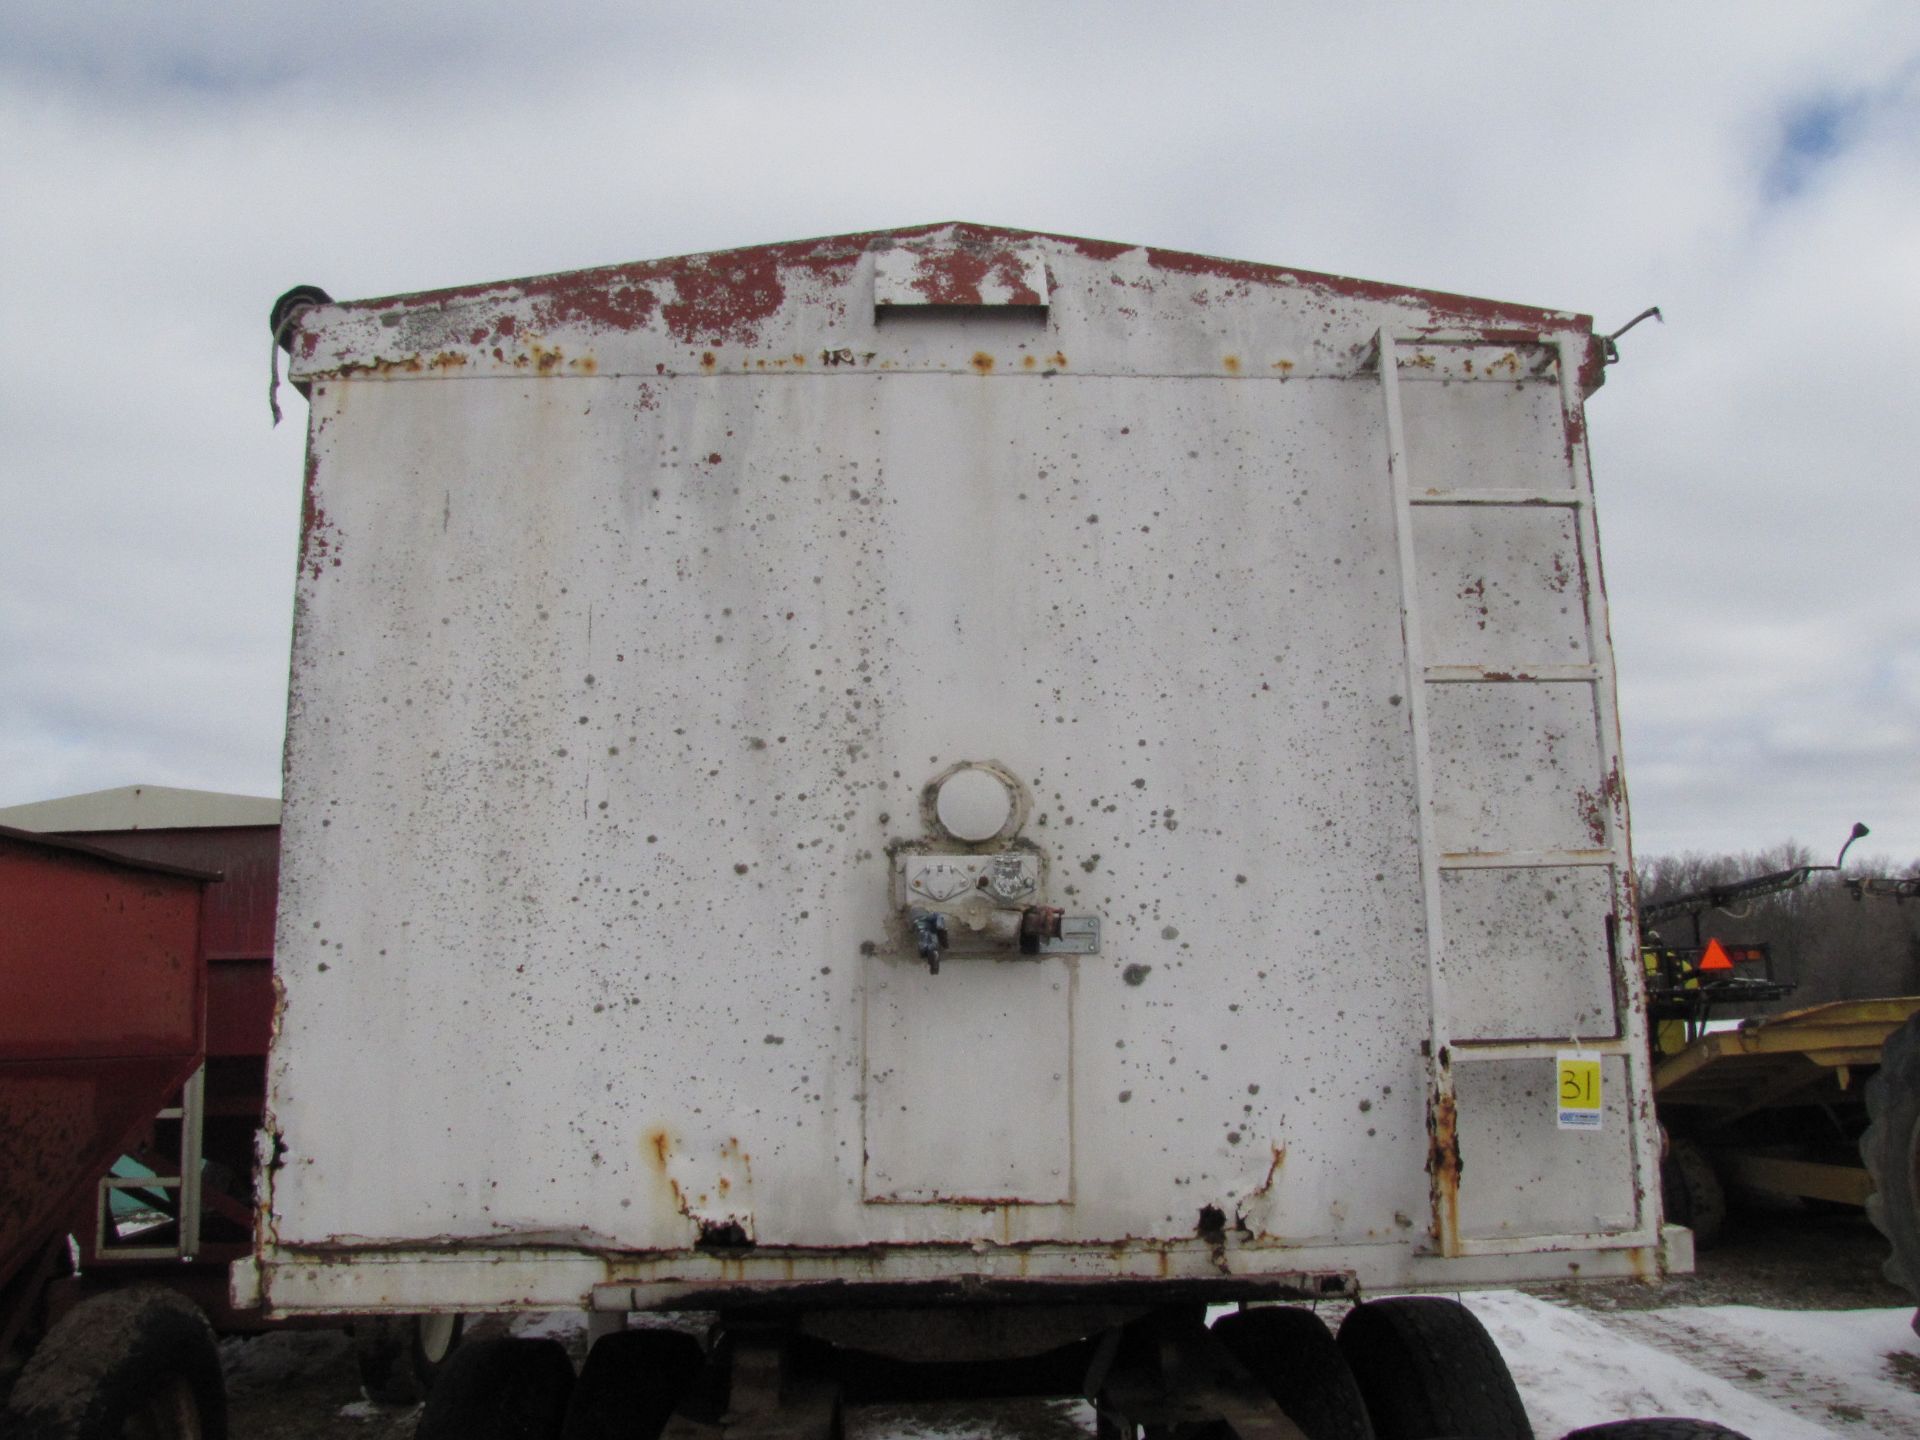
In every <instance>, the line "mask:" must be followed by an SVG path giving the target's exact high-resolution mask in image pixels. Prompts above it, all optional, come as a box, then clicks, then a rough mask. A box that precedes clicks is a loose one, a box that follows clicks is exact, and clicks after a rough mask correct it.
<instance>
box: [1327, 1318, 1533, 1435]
mask: <svg viewBox="0 0 1920 1440" xmlns="http://www.w3.org/2000/svg"><path fill="white" fill-rule="evenodd" d="M1340 1353H1341V1354H1342V1355H1344V1356H1346V1360H1347V1364H1348V1366H1349V1367H1350V1368H1351V1369H1352V1371H1353V1377H1354V1379H1355V1380H1357V1381H1358V1382H1359V1384H1360V1393H1361V1394H1362V1395H1364V1396H1365V1397H1366V1400H1367V1413H1368V1415H1370V1416H1371V1417H1372V1419H1373V1430H1374V1434H1375V1435H1377V1436H1378V1437H1379V1440H1434V1437H1436V1436H1443V1435H1472V1436H1474V1437H1476V1440H1533V1426H1532V1424H1531V1423H1529V1422H1528V1420H1527V1411H1526V1407H1525V1406H1524V1405H1522V1404H1521V1403H1520V1391H1519V1390H1518V1389H1517V1388H1516V1387H1515V1386H1514V1383H1513V1375H1512V1374H1511V1372H1509V1371H1508V1369H1507V1362H1506V1361H1505V1360H1504V1359H1502V1358H1501V1356H1500V1347H1499V1346H1497V1345H1495V1344H1494V1343H1493V1337H1492V1336H1491V1335H1489V1334H1487V1330H1486V1327H1485V1326H1484V1325H1482V1324H1481V1323H1480V1321H1479V1320H1478V1319H1477V1318H1476V1317H1475V1316H1474V1314H1473V1312H1472V1311H1471V1310H1469V1309H1467V1308H1466V1306H1464V1305H1461V1304H1460V1303H1458V1302H1457V1301H1454V1300H1447V1299H1443V1298H1441V1297H1440V1296H1437V1295H1398V1296H1394V1297H1392V1298H1390V1299H1386V1300H1369V1301H1367V1302H1366V1303H1365V1304H1363V1305H1356V1306H1354V1307H1353V1309H1352V1310H1350V1311H1348V1312H1347V1318H1346V1319H1345V1320H1344V1321H1342V1322H1341V1325H1340Z"/></svg>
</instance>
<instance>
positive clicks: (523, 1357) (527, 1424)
mask: <svg viewBox="0 0 1920 1440" xmlns="http://www.w3.org/2000/svg"><path fill="white" fill-rule="evenodd" d="M573 1385H574V1380H573V1362H572V1361H571V1360H569V1359H567V1352H566V1350H565V1349H564V1348H563V1347H562V1346H561V1344H560V1342H559V1341H557V1340H529V1339H524V1338H521V1337H519V1336H510V1335H500V1336H490V1337H488V1338H487V1339H485V1340H469V1341H468V1342H467V1343H466V1344H464V1345H462V1346H461V1347H460V1348H459V1349H457V1350H455V1351H454V1352H453V1355H452V1356H451V1357H450V1358H449V1359H448V1361H447V1363H446V1365H445V1367H444V1368H443V1369H442V1370H441V1371H440V1374H439V1376H438V1377H437V1378H436V1379H435V1381H434V1385H433V1390H432V1393H430V1394H429V1395H428V1396H427V1404H426V1408H425V1409H424V1410H422V1411H421V1412H420V1426H419V1428H418V1429H417V1430H415V1431H414V1436H415V1440H559V1435H560V1427H561V1425H562V1423H563V1422H564V1421H565V1419H566V1415H567V1402H568V1400H569V1399H571V1398H572V1395H573Z"/></svg>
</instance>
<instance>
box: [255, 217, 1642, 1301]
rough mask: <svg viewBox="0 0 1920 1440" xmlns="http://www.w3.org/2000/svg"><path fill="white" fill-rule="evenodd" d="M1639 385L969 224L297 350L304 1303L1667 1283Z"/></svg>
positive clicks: (628, 270)
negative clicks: (1624, 516)
mask: <svg viewBox="0 0 1920 1440" xmlns="http://www.w3.org/2000/svg"><path fill="white" fill-rule="evenodd" d="M1036 266H1037V267H1038V269H1037V271H1036ZM913 295H917V296H918V297H919V301H918V303H914V302H912V301H911V300H910V299H909V297H910V296H913ZM1469 342H1470V343H1469ZM1591 353H1592V352H1591V348H1590V327H1589V325H1588V323H1587V321H1586V320H1585V319H1584V318H1583V317H1577V316H1572V315H1565V314H1560V313H1557V312H1545V311H1532V310H1524V309H1521V308H1519V307H1507V306H1494V305H1489V304H1487V303H1485V302H1478V301H1462V300H1456V299H1452V298H1450V297H1444V296H1435V295H1429V294H1422V293H1419V292H1409V291H1399V290H1393V289H1389V288H1388V287H1382V286H1371V285H1363V284H1358V283H1355V282H1346V281H1336V280H1330V279H1327V278H1326V277H1318V276H1310V275H1302V274H1299V273H1297V272H1291V271H1281V270H1275V269H1270V268H1268V267H1259V266H1245V265H1239V264H1234V263H1231V262H1224V261H1208V260H1202V259H1199V258H1197V257H1192V256H1180V255H1169V254H1167V253H1165V252H1156V251H1148V250H1140V249H1128V248H1125V247H1121V246H1104V245H1094V244H1091V243H1088V242H1076V241H1069V240H1063V239H1059V238H1055V237H1046V236H1032V235H1026V234H1015V233H1009V232H1000V231H989V230H983V229H980V228H978V227H965V226H961V227H933V228H930V229H927V230H922V231H914V232H898V233H894V234H889V235H882V236H862V237H842V238H840V239H837V240H833V241H824V242H808V243H806V244H802V245H796V246H785V247H770V248H768V249H765V250H760V251H747V252H737V253H736V254H733V255H722V256H711V257H694V258H693V259H691V260H685V261H673V262H662V263H660V264H658V265H649V266H635V267H620V268H618V269H615V270H610V271H605V272H585V273H583V274H580V275H577V276H570V277H556V278H550V279H547V280H540V281H529V282H519V283H517V284H514V285H503V286H492V287H482V288H477V289H474V290H470V291H462V292H448V293H447V294H444V295H427V296H418V297H407V298H403V299H401V300H398V301H385V302H379V301H376V302H362V303H358V304H351V305H339V306H326V307H321V308H318V309H316V310H314V311H310V312H308V314H307V315H305V316H304V317H303V319H302V321H301V322H300V328H299V332H298V334H297V335H296V348H295V367H294V374H295V375H296V377H298V378H299V379H300V380H301V381H302V382H303V383H305V384H306V385H308V386H310V395H311V410H312V415H311V432H310V433H311V455H310V461H309V467H308V488H309V505H308V516H307V524H306V530H305V542H304V548H303V564H302V571H301V576H300V590H299V612H298V623H297V629H296V636H295V645H294V662H293V682H292V696H291V703H290V711H289V734H288V746H287V790H286V808H285V817H284V822H283V832H282V834H283V850H282V893H281V905H280V932H279V938H278V946H277V956H276V966H277V970H278V974H279V978H280V982H281V986H282V997H283V998H282V1007H281V1013H280V1018H279V1026H278V1030H277V1033H276V1037H275V1041H274V1047H273V1057H272V1095H271V1101H270V1116H269V1125H270V1127H271V1133H270V1134H269V1136H268V1137H267V1139H266V1140H265V1142H264V1143H263V1153H264V1154H265V1155H266V1156H267V1157H268V1158H269V1159H270V1160H271V1166H270V1169H269V1172H268V1186H267V1195H266V1200H265V1210H266V1214H265V1220H264V1223H263V1224H262V1226H261V1227H260V1232H259V1233H260V1237H261V1239H260V1254H259V1272H258V1273H259V1278H260V1282H261V1283H262V1284H263V1286H264V1289H265V1292H266V1295H267V1298H268V1300H269V1303H270V1304H271V1305H272V1306H273V1307H274V1308H275V1309H276V1310H278V1311H281V1312H297V1311H306V1310H328V1309H351V1308H390V1309H396V1310H421V1309H428V1308H433V1307H436V1306H439V1307H451V1308H458V1309H463V1310H474V1309H481V1308H488V1307H496V1308H498V1307H511V1306H514V1305H516V1304H522V1303H525V1304H539V1305H554V1304H566V1303H588V1302H590V1301H591V1302H592V1303H595V1304H598V1305H600V1306H601V1307H603V1308H623V1307H624V1306H626V1305H628V1304H640V1305H645V1304H660V1303H670V1302H671V1301H672V1299H673V1298H674V1297H675V1296H676V1295H679V1294H682V1293H684V1292H685V1291H686V1289H687V1288H689V1287H694V1288H699V1287H707V1286H712V1285H730V1284H753V1285H758V1286H779V1285H782V1284H790V1283H801V1282H808V1281H815V1280H820V1281H828V1280H865V1281H873V1282H875V1283H893V1282H902V1283H906V1282H912V1281H916V1280H931V1279H941V1280H949V1281H951V1280H964V1279H966V1278H968V1277H994V1278H999V1279H1005V1280H1009V1281H1024V1282H1029V1283H1037V1282H1042V1281H1046V1280H1060V1281H1070V1282H1073V1283H1075V1284H1082V1283H1094V1282H1099V1281H1103V1280H1113V1279H1127V1278H1134V1279H1152V1278H1157V1277H1184V1278H1188V1279H1192V1280H1198V1281H1205V1280H1207V1279H1209V1278H1221V1279H1224V1278H1225V1277H1234V1276H1239V1277H1244V1276H1259V1275H1283V1274H1293V1273H1295V1272H1303V1273H1306V1274H1309V1275H1311V1274H1322V1273H1332V1274H1336V1275H1341V1274H1345V1275H1352V1276H1357V1277H1358V1278H1359V1279H1360V1280H1361V1281H1362V1282H1363V1283H1365V1284H1368V1285H1376V1286H1379V1285H1455V1284H1471V1283H1479V1282H1487V1281H1500V1282H1506V1281H1511V1280H1514V1279H1518V1278H1527V1277H1549V1276H1551V1277H1561V1276H1565V1275H1567V1274H1569V1273H1570V1272H1575V1271H1577V1272H1578V1273H1581V1274H1588V1275H1595V1274H1607V1273H1628V1272H1632V1271H1636V1270H1648V1269H1651V1268H1653V1267H1655V1266H1656V1265H1657V1264H1659V1241H1660V1236H1659V1223H1658V1214H1657V1185H1656V1184H1655V1183H1654V1175H1653V1150H1652V1138H1651V1136H1652V1130H1651V1119H1650V1116H1651V1107H1650V1102H1649V1098H1648V1093H1647V1077H1646V1073H1645V1066H1644V1063H1643V1062H1642V1059H1641V1055H1642V1053H1643V1052H1642V1049H1641V1047H1640V1026H1639V1021H1638V1018H1637V1010H1636V1009H1635V1006H1634V1005H1633V1004H1632V1003H1630V1002H1631V1001H1632V1000H1633V999H1634V997H1635V996H1636V994H1637V986H1638V983H1639V977H1638V975H1637V970H1636V967H1635V966H1634V965H1633V964H1632V963H1630V962H1631V959H1632V956H1633V954H1634V951H1633V947H1632V945H1631V943H1630V937H1631V934H1632V930H1631V916H1630V914H1629V904H1630V900H1629V897H1628V895H1627V892H1626V887H1625V883H1624V879H1623V877H1624V875H1625V873H1626V859H1627V857H1626V830H1625V811H1624V795H1623V792H1622V788H1621V785H1620V780H1619V759H1618V741H1617V729H1616V725H1615V721H1614V716H1613V709H1612V676H1611V671H1610V669H1609V668H1608V666H1609V657H1610V651H1609V646H1608V640H1607V632H1606V617H1605V609H1604V597H1603V595H1602V593H1601V591H1600V588H1599V585H1598V576H1599V570H1598V555H1597V550H1596V548H1595V540H1594V532H1593V523H1592V512H1591V504H1590V501H1591V490H1590V485H1589V483H1588V479H1587V473H1586V469H1585V445H1584V438H1583V426H1582V421H1581V409H1580V407H1581V403H1582V398H1583V392H1584V390H1585V389H1587V388H1590V387H1591V385H1592V384H1594V383H1596V380H1597V370H1595V369H1593V368H1591V367H1592V365H1593V362H1592V361H1591V359H1590V355H1591ZM963 763H972V764H976V765H979V766H981V767H983V768H988V773H994V772H998V773H1001V774H1004V775H1006V776H1008V777H1010V778H1011V779H1012V781H1013V782H1014V784H1015V786H1016V791H1015V794H1014V796H1013V800H1012V814H1011V817H1010V818H1009V819H1008V820H1007V822H1006V824H1005V825H1004V826H1003V827H1002V829H1001V830H1000V832H999V834H998V835H996V836H994V837H993V838H991V839H988V840H985V841H981V842H974V843H969V842H966V841H964V840H962V839H960V838H956V837H955V836H953V835H951V834H949V833H947V831H946V830H945V829H944V828H943V827H942V826H941V825H940V823H939V815H940V807H939V804H938V803H937V802H936V798H935V794H934V791H933V789H932V787H933V786H934V785H935V783H936V782H938V781H940V780H942V779H944V778H946V777H947V776H948V775H949V774H950V773H951V772H953V771H954V769H955V766H956V765H957V764H963ZM962 773H964V772H962ZM977 779H978V777H975V780H969V781H965V782H963V785H962V789H961V790H959V791H955V792H953V793H952V795H951V797H950V799H951V813H950V815H949V818H950V819H953V820H954V822H955V824H956V825H957V826H958V827H959V828H961V829H963V830H967V831H968V833H977V832H976V831H974V830H971V829H968V827H969V826H982V825H985V824H986V823H987V822H986V821H983V820H981V819H980V816H979V813H977V812H979V810H980V808H981V803H982V802H983V801H984V802H988V803H986V805H985V808H986V809H987V810H993V809H994V807H995V805H996V804H998V803H999V802H998V801H996V800H995V798H994V796H993V795H991V794H990V793H987V792H986V789H985V787H982V786H980V785H978V784H977V783H976V781H977ZM967 786H973V788H974V789H975V792H976V793H975V794H974V796H973V797H972V803H971V805H963V804H962V803H961V802H962V801H963V800H965V799H966V798H967V797H966V787H967ZM1423 797H1425V799H1424V804H1423ZM996 813H997V812H996ZM989 818H990V817H989ZM1016 854H1017V856H1018V857H1019V858H1018V861H1017V863H1016V862H1015V861H1013V860H1008V861H1005V862H1003V865H1002V867H1001V868H1000V869H998V870H995V869H994V868H993V867H992V866H991V865H990V864H989V865H984V866H981V867H976V868H977V873H976V871H966V872H965V873H967V874H970V875H972V876H973V879H974V883H975V885H976V887H977V889H976V891H974V892H969V893H967V894H964V895H962V894H959V893H957V892H955V893H954V894H953V895H952V896H950V897H949V898H939V896H940V895H944V894H945V893H946V892H945V891H944V890H943V889H942V887H943V886H947V885H949V883H950V881H951V877H952V875H954V874H957V873H961V871H962V870H964V866H961V865H957V864H947V865H944V866H943V865H942V862H941V860H940V857H942V856H946V857H962V858H963V859H968V860H969V863H971V860H977V859H978V858H979V857H983V856H992V855H1016ZM930 867H933V868H930ZM915 876H919V877H922V880H920V881H916V880H915V879H914V878H913V877H915ZM929 876H931V878H930V879H929V878H927V877H929ZM1035 877H1037V881H1036V879H1035ZM990 884H991V885H992V886H994V887H998V888H989V886H990ZM1029 886H1032V887H1033V888H1032V889H1031V890H1029V889H1028V887H1029ZM936 892H938V894H936ZM994 896H998V897H1000V898H992V897H994ZM982 897H988V898H984V899H983V898H982ZM969 905H971V906H973V907H974V908H973V909H971V910H970V909H968V908H967V907H968V906H969ZM1029 905H1045V906H1051V907H1056V908H1058V909H1059V910H1061V911H1063V912H1064V914H1065V916H1066V917H1067V918H1068V919H1070V920H1085V919H1088V918H1097V919H1098V921H1099V922H1100V938H1099V948H1098V951H1097V953H1094V954H1080V955H1074V954H1047V955H1037V956H1033V955H1022V954H1021V953H1020V950H1019V946H1020V941H1019V938H1018V929H1019V924H1020V918H1021V917H1020V911H1021V910H1022V909H1023V908H1024V907H1026V906H1029ZM934 912H940V913H942V914H943V915H944V916H946V917H947V919H949V920H950V925H949V931H948V933H949V935H950V937H951V945H950V948H949V949H947V950H946V951H944V952H943V953H942V959H941V966H940V971H939V973H938V974H937V975H934V974H930V973H929V970H928V967H927V966H926V965H925V964H924V963H923V962H922V960H921V959H920V956H919V954H918V953H917V939H916V930H915V926H914V921H915V917H916V916H917V915H921V914H931V913H934ZM976 922H977V923H976ZM1615 957H1619V958H1618V959H1616V958H1615ZM1576 1040H1577V1041H1578V1043H1579V1044H1580V1046H1581V1047H1583V1048H1589V1049H1595V1050H1599V1051H1602V1052H1603V1053H1605V1054H1607V1055H1608V1057H1609V1059H1608V1061H1607V1065H1608V1069H1607V1085H1608V1090H1607V1095H1606V1104H1607V1109H1606V1123H1605V1125H1604V1127H1603V1128H1602V1130H1601V1131H1600V1132H1598V1133H1597V1134H1577V1133H1569V1132H1564V1131H1559V1130H1557V1129H1556V1126H1555V1123H1554V1122H1555V1107H1554V1096H1553V1093H1552V1078H1553V1062H1552V1052H1553V1050H1554V1049H1555V1048H1556V1047H1559V1048H1566V1047H1567V1046H1568V1045H1569V1044H1570V1043H1571V1042H1573V1041H1576ZM1456 1106H1457V1115H1458V1120H1457V1125H1456V1122H1455V1121H1454V1119H1453V1116H1454V1114H1455V1107H1456ZM703 1239H704V1240H705V1241H706V1242H707V1244H708V1246H709V1248H708V1249H707V1250H706V1251H703V1250H701V1249H700V1248H699V1246H700V1245H701V1242H702V1241H703ZM715 1247H717V1248H715ZM343 1261H351V1262H352V1263H342V1262H343ZM1303 1283H1304V1282H1303Z"/></svg>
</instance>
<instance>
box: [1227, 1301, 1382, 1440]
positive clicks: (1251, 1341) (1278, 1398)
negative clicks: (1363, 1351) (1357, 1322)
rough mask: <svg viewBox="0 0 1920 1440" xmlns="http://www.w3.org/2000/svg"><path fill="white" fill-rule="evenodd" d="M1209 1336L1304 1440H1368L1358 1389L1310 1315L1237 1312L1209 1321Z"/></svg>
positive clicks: (1279, 1310)
mask: <svg viewBox="0 0 1920 1440" xmlns="http://www.w3.org/2000/svg"><path fill="white" fill-rule="evenodd" d="M1213 1333H1214V1335H1215V1336H1216V1337H1218V1339H1219V1341H1220V1343H1221V1344H1222V1345H1224V1346H1226V1348H1227V1350H1228V1352H1229V1353H1230V1354H1231V1355H1232V1356H1233V1358H1234V1359H1236V1360H1238V1361H1239V1362H1240V1363H1241V1364H1242V1365H1244V1366H1245V1367H1246V1368H1247V1369H1248V1370H1250V1371H1251V1372H1252V1373H1253V1376H1254V1378H1255V1379H1257V1380H1258V1381H1259V1382H1260V1383H1261V1385H1263V1386H1265V1387H1266V1391H1267V1393H1268V1394H1269V1395H1271V1396H1272V1397H1273V1401H1274V1403H1275V1404H1276V1405H1278V1406H1279V1407H1280V1409H1281V1410H1282V1412H1284V1413H1285V1415H1286V1417H1287V1418H1288V1419H1289V1420H1291V1421H1293V1423H1294V1424H1295V1425H1297V1426H1299V1427H1300V1429H1301V1430H1302V1431H1304V1432H1305V1433H1306V1436H1307V1440H1374V1434H1373V1424H1372V1422H1371V1421H1370V1420H1368V1418H1367V1402H1366V1400H1365V1399H1364V1398H1363V1397H1362V1396H1361V1394H1360V1384H1359V1382H1358V1381H1357V1380H1355V1379H1354V1378H1353V1371H1352V1370H1351V1369H1350V1368H1348V1365H1347V1361H1346V1357H1345V1356H1343V1355H1342V1354H1341V1353H1340V1345H1339V1342H1338V1341H1336V1340H1335V1339H1334V1338H1333V1332H1332V1331H1331V1330H1329V1329H1328V1328H1327V1326H1326V1322H1325V1321H1324V1320H1322V1319H1321V1318H1320V1317H1319V1316H1318V1315H1316V1314H1314V1313H1313V1312H1312V1311H1311V1310H1295V1309H1291V1308H1285V1307H1271V1308H1263V1309H1259V1310H1241V1311H1238V1312H1236V1313H1234V1314H1231V1315H1222V1316H1221V1317H1220V1318H1219V1319H1218V1320H1216V1321H1214V1322H1213Z"/></svg>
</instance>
